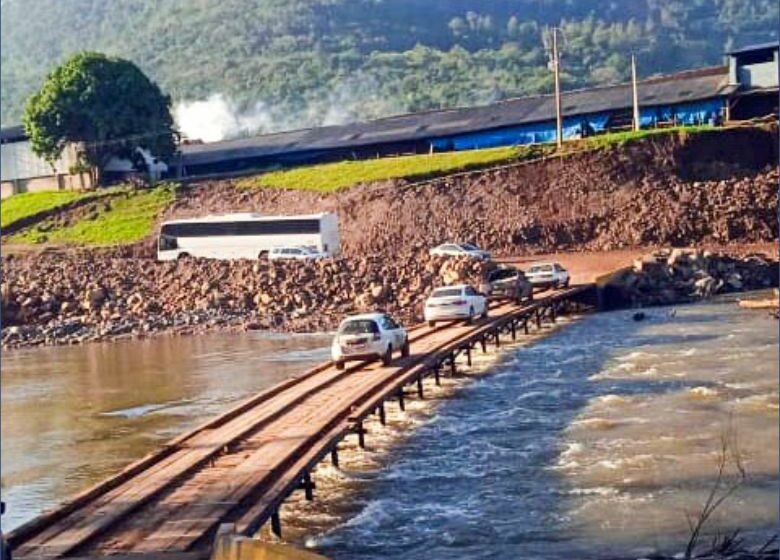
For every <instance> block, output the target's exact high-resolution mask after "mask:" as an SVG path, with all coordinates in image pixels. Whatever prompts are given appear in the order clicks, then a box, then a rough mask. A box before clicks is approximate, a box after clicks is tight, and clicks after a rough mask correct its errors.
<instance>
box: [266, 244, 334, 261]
mask: <svg viewBox="0 0 780 560" xmlns="http://www.w3.org/2000/svg"><path fill="white" fill-rule="evenodd" d="M325 257H327V255H326V254H325V253H320V252H319V251H318V250H317V249H315V248H313V247H274V248H273V249H271V250H270V251H269V252H268V260H271V261H275V260H281V259H293V260H298V261H308V260H314V259H323V258H325Z"/></svg>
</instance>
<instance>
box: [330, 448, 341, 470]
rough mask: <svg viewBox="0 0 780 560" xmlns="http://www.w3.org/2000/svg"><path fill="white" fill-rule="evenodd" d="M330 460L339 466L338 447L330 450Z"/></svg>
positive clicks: (335, 465)
mask: <svg viewBox="0 0 780 560" xmlns="http://www.w3.org/2000/svg"><path fill="white" fill-rule="evenodd" d="M330 462H331V463H333V466H334V467H336V468H339V450H338V447H334V448H333V449H331V450H330Z"/></svg>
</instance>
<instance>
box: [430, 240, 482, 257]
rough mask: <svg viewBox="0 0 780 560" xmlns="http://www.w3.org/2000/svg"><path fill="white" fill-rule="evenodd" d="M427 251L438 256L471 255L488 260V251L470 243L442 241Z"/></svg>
mask: <svg viewBox="0 0 780 560" xmlns="http://www.w3.org/2000/svg"><path fill="white" fill-rule="evenodd" d="M429 253H430V254H431V255H435V256H440V257H472V258H474V259H480V260H490V253H488V252H487V251H483V250H482V249H480V248H479V247H477V246H476V245H472V244H471V243H444V244H442V245H439V246H438V247H434V248H433V249H431V250H430V251H429Z"/></svg>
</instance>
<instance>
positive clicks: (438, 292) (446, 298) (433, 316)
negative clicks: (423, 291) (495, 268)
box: [423, 284, 488, 327]
mask: <svg viewBox="0 0 780 560" xmlns="http://www.w3.org/2000/svg"><path fill="white" fill-rule="evenodd" d="M423 314H424V315H425V320H426V321H427V322H428V325H430V326H431V327H433V326H435V325H436V321H455V320H458V319H466V321H468V322H471V321H472V320H473V319H474V317H478V316H479V317H487V316H488V304H487V298H486V297H485V296H484V295H483V294H480V293H479V292H477V290H475V289H474V288H473V287H472V286H469V285H468V284H458V285H456V286H447V287H445V288H436V289H435V290H433V293H432V294H431V295H430V297H429V298H428V299H427V300H425V309H424V310H423Z"/></svg>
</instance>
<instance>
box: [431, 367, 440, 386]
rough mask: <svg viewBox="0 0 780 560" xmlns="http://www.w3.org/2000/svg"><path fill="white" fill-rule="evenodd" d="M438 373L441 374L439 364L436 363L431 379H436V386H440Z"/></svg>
mask: <svg viewBox="0 0 780 560" xmlns="http://www.w3.org/2000/svg"><path fill="white" fill-rule="evenodd" d="M440 374H441V364H436V365H435V366H434V368H433V379H434V381H436V386H437V387H440V386H441V379H440Z"/></svg>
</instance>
